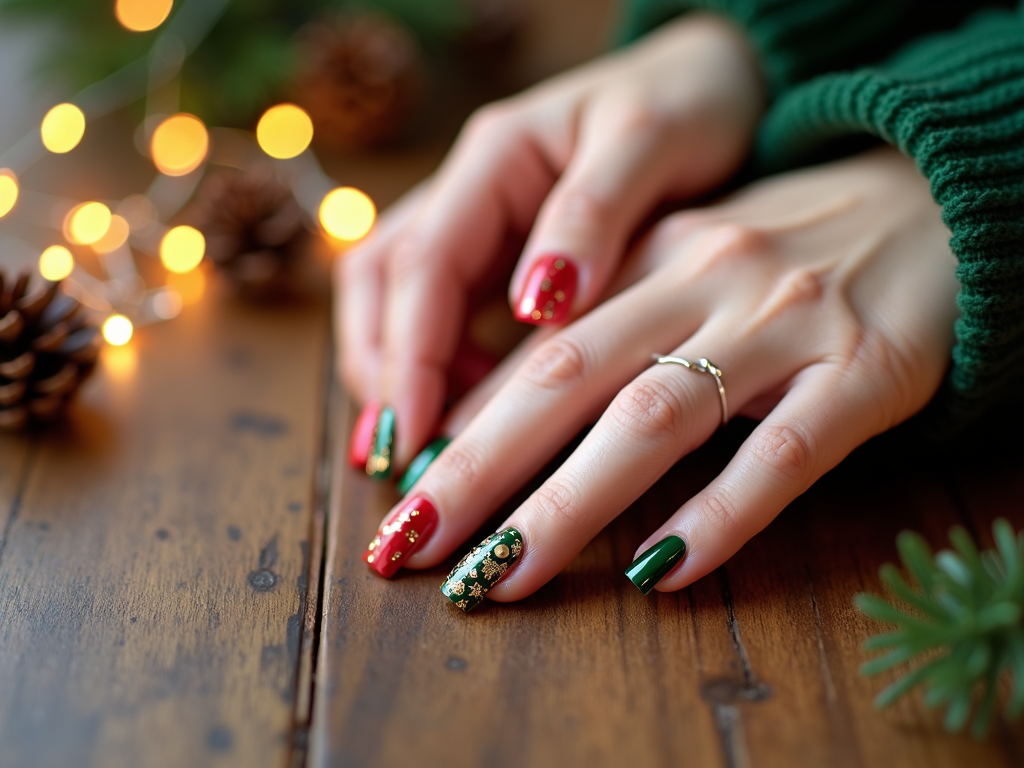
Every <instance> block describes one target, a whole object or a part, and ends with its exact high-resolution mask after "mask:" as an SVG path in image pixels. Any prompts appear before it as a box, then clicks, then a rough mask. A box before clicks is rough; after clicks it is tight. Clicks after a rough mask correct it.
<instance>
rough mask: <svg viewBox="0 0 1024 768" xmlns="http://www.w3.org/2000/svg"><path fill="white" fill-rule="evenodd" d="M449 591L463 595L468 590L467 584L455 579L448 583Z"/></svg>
mask: <svg viewBox="0 0 1024 768" xmlns="http://www.w3.org/2000/svg"><path fill="white" fill-rule="evenodd" d="M448 591H449V592H451V593H453V594H456V595H461V594H462V593H463V592H465V591H466V585H465V584H463V583H462V582H461V581H453V582H452V583H451V584H449V585H448Z"/></svg>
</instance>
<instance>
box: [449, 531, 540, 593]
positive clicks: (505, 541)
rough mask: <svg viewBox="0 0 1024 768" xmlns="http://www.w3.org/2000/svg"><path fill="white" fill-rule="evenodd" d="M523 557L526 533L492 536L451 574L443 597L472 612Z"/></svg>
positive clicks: (468, 555) (475, 548) (502, 533)
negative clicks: (524, 534) (506, 572)
mask: <svg viewBox="0 0 1024 768" xmlns="http://www.w3.org/2000/svg"><path fill="white" fill-rule="evenodd" d="M522 554H523V534H521V533H520V532H519V531H517V530H516V529H515V528H506V529H505V530H503V531H498V532H497V533H492V534H491V535H490V536H488V537H487V538H486V539H484V540H483V541H481V542H480V543H479V544H478V545H477V546H475V547H473V549H472V550H471V551H470V552H469V554H467V555H466V556H465V557H464V558H462V560H461V561H460V562H459V564H458V565H456V566H455V568H454V569H453V570H452V572H451V573H449V574H448V578H447V579H445V581H444V584H442V585H441V594H442V595H444V596H445V597H447V598H448V599H449V600H451V601H452V602H453V603H454V604H455V607H456V608H459V609H460V610H462V612H463V613H469V612H470V611H472V610H473V609H474V608H476V607H477V606H478V605H480V603H482V602H483V600H484V595H486V594H487V593H488V592H490V590H491V587H493V586H494V585H495V584H497V583H498V581H499V580H500V579H501V577H502V576H504V575H505V571H507V570H508V569H509V568H510V567H511V566H512V565H513V564H514V563H515V562H516V560H518V559H519V558H520V556H521V555H522Z"/></svg>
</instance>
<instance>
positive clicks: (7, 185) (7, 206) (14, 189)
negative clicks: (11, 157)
mask: <svg viewBox="0 0 1024 768" xmlns="http://www.w3.org/2000/svg"><path fill="white" fill-rule="evenodd" d="M20 193H21V190H20V188H19V187H18V177H17V176H16V175H15V174H14V171H10V170H8V169H7V168H0V219H2V218H3V217H4V216H6V215H7V214H8V213H10V212H11V211H13V210H14V206H16V205H17V204H18V195H19V194H20Z"/></svg>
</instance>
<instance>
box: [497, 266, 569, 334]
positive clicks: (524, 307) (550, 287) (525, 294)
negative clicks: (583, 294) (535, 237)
mask: <svg viewBox="0 0 1024 768" xmlns="http://www.w3.org/2000/svg"><path fill="white" fill-rule="evenodd" d="M578 286H579V269H578V268H577V266H576V262H575V261H574V260H573V259H571V258H570V257H569V256H568V255H566V254H562V253H549V254H545V255H543V256H541V257H540V258H538V259H536V260H535V261H534V263H533V264H532V265H531V266H530V268H529V271H528V272H527V275H526V279H525V281H524V283H523V289H522V291H521V292H520V294H519V296H518V297H516V298H515V299H514V301H513V303H512V312H513V314H514V315H515V317H516V319H517V320H519V321H520V322H523V323H529V324H530V325H564V324H565V323H566V322H567V321H568V320H569V317H570V315H571V313H572V307H573V302H574V301H575V298H576V294H577V289H578Z"/></svg>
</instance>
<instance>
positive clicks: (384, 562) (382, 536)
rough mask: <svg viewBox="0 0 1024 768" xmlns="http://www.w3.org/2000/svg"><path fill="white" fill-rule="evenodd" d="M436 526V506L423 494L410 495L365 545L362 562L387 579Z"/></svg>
mask: <svg viewBox="0 0 1024 768" xmlns="http://www.w3.org/2000/svg"><path fill="white" fill-rule="evenodd" d="M436 527H437V510H436V509H434V505H433V504H431V503H430V502H429V501H427V500H426V499H424V498H423V497H422V496H417V497H415V498H412V499H409V500H408V501H406V502H404V503H403V504H402V506H400V507H399V508H398V509H396V510H395V511H394V513H393V514H391V515H388V517H386V518H385V523H384V525H382V526H381V528H380V530H379V531H377V535H376V536H375V537H374V539H373V541H371V542H370V545H369V546H368V547H367V548H366V552H365V553H364V554H363V562H365V563H366V564H367V565H369V566H370V567H371V568H372V569H373V570H375V571H376V572H377V573H379V574H380V575H381V576H383V577H384V578H385V579H390V578H391V577H392V576H394V575H395V574H396V573H397V572H398V569H399V568H401V567H402V563H404V562H405V561H406V560H407V559H408V558H409V555H411V554H412V553H413V552H415V551H416V549H417V547H419V546H420V545H422V544H423V543H424V542H426V540H427V539H429V538H430V534H432V533H433V532H434V529H435V528H436Z"/></svg>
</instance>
